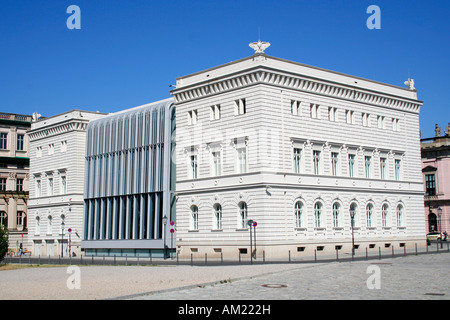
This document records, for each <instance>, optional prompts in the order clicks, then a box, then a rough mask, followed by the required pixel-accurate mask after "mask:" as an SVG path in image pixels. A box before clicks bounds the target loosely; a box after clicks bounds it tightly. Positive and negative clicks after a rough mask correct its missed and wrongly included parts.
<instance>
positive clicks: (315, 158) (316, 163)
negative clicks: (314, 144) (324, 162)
mask: <svg viewBox="0 0 450 320" xmlns="http://www.w3.org/2000/svg"><path fill="white" fill-rule="evenodd" d="M313 165H314V174H320V151H317V150H314V151H313Z"/></svg>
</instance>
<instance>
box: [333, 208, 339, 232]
mask: <svg viewBox="0 0 450 320" xmlns="http://www.w3.org/2000/svg"><path fill="white" fill-rule="evenodd" d="M340 211H341V206H340V204H339V203H337V202H335V203H333V227H334V228H338V227H340V219H341V218H340Z"/></svg>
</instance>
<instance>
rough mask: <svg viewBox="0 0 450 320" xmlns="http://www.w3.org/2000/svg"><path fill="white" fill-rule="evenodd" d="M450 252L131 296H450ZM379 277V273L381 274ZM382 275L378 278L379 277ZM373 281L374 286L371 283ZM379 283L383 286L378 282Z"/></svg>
mask: <svg viewBox="0 0 450 320" xmlns="http://www.w3.org/2000/svg"><path fill="white" fill-rule="evenodd" d="M449 266H450V254H449V253H440V254H428V255H419V256H407V257H398V258H391V259H383V260H369V261H355V262H330V263H311V264H304V265H303V264H302V265H298V266H297V267H296V268H293V269H288V270H283V271H280V272H276V273H271V274H266V275H260V276H253V277H248V278H246V279H240V280H235V281H233V280H231V282H228V281H227V282H225V283H220V282H219V283H214V284H209V285H205V286H196V287H191V288H187V289H175V290H173V289H171V290H163V291H159V292H154V293H148V294H144V295H138V296H133V297H123V298H128V299H144V300H179V299H180V300H181V299H183V300H185V299H189V300H197V299H202V300H215V299H222V300H246V299H247V300H259V299H262V300H264V299H271V300H277V299H283V300H291V299H295V300H297V299H311V300H313V299H333V300H336V299H347V300H350V299H365V300H372V299H383V300H385V299H386V300H391V299H413V300H421V299H432V300H435V299H444V300H448V299H450V277H449V273H448V270H449ZM378 275H379V277H378V278H377V276H378ZM377 280H379V281H377ZM368 283H369V286H370V287H372V289H369V288H368ZM377 284H379V289H378V288H377V287H376V285H377Z"/></svg>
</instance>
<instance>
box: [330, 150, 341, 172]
mask: <svg viewBox="0 0 450 320" xmlns="http://www.w3.org/2000/svg"><path fill="white" fill-rule="evenodd" d="M331 174H332V175H333V176H337V175H338V174H339V153H337V152H332V153H331Z"/></svg>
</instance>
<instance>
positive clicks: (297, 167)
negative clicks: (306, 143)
mask: <svg viewBox="0 0 450 320" xmlns="http://www.w3.org/2000/svg"><path fill="white" fill-rule="evenodd" d="M301 163H302V149H299V148H294V172H295V173H300V172H301V171H302V166H301Z"/></svg>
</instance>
